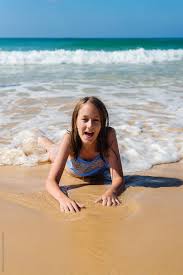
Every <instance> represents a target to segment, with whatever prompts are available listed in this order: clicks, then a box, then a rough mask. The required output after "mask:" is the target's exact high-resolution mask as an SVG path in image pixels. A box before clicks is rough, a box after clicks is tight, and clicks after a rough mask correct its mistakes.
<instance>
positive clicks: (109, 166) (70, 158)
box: [39, 97, 124, 212]
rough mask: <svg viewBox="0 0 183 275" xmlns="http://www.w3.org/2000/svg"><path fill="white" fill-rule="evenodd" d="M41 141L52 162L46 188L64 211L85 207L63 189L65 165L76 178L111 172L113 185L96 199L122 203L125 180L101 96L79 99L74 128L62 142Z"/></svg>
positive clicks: (73, 116)
mask: <svg viewBox="0 0 183 275" xmlns="http://www.w3.org/2000/svg"><path fill="white" fill-rule="evenodd" d="M39 143H40V144H41V145H42V146H44V147H45V148H46V149H47V150H48V152H49V158H50V160H51V162H52V166H51V169H50V172H49V175H48V178H47V181H46V189H47V191H48V192H49V193H50V194H51V195H52V196H53V197H54V198H55V199H56V200H57V201H58V202H59V204H60V210H61V211H62V212H78V211H80V210H81V208H84V205H81V204H80V203H78V202H76V201H74V200H71V199H70V198H69V197H68V196H67V195H65V194H64V193H63V192H62V191H61V190H60V188H59V181H60V178H61V176H62V173H63V170H64V168H65V169H66V171H67V172H69V173H70V174H72V175H75V176H77V177H87V176H94V175H98V174H103V175H104V178H105V176H106V174H107V172H108V171H110V177H111V179H112V185H111V186H110V188H109V189H108V190H107V191H106V192H105V193H104V194H103V195H101V196H100V197H99V198H98V199H97V200H96V201H95V202H96V203H97V202H101V203H102V205H103V206H112V205H114V206H117V205H118V204H120V201H119V199H118V197H117V195H118V193H119V191H121V190H122V189H124V179H123V171H122V165H121V161H120V155H119V150H118V144H117V139H116V134H115V130H114V129H113V128H111V127H109V117H108V112H107V110H106V107H105V105H104V104H103V103H102V102H101V101H100V100H99V99H98V98H96V97H84V98H82V99H81V100H79V102H78V103H77V104H76V106H75V109H74V111H73V114H72V125H71V131H68V132H67V133H66V134H65V135H64V137H63V140H62V141H61V143H60V144H59V145H55V144H54V143H53V142H52V141H51V140H49V139H47V138H45V137H40V138H39ZM108 174H109V173H108Z"/></svg>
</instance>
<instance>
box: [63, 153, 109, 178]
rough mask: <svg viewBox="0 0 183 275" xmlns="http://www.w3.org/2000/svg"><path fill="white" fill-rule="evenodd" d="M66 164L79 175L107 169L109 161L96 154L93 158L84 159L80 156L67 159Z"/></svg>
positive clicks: (82, 175) (89, 174)
mask: <svg viewBox="0 0 183 275" xmlns="http://www.w3.org/2000/svg"><path fill="white" fill-rule="evenodd" d="M66 166H67V167H68V168H69V169H70V170H71V171H72V172H73V173H74V174H75V175H77V176H79V177H88V176H94V175H96V174H99V173H104V172H106V170H108V171H109V163H108V161H107V160H103V159H102V158H101V156H100V155H97V156H96V157H95V158H94V159H93V160H84V159H82V158H80V157H77V159H74V158H73V159H70V160H67V162H66Z"/></svg>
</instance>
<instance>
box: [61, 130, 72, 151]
mask: <svg viewBox="0 0 183 275" xmlns="http://www.w3.org/2000/svg"><path fill="white" fill-rule="evenodd" d="M70 144H71V135H70V133H69V132H68V131H67V132H66V133H65V134H64V135H63V136H62V139H61V140H60V142H59V148H60V149H61V150H63V149H66V150H67V151H69V149H70Z"/></svg>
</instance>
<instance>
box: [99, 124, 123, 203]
mask: <svg viewBox="0 0 183 275" xmlns="http://www.w3.org/2000/svg"><path fill="white" fill-rule="evenodd" d="M108 144H109V151H108V161H109V166H110V174H111V179H112V185H111V186H110V188H109V189H108V190H107V191H106V192H105V193H104V194H103V195H102V196H101V197H100V198H99V199H98V200H96V201H95V202H102V204H103V205H107V206H111V205H118V204H120V201H119V200H118V198H117V196H118V194H119V193H120V192H122V191H123V190H124V188H125V182H124V177H123V169H122V164H121V159H120V154H119V149H118V143H117V138H116V133H115V130H114V129H113V128H111V127H110V128H109V133H108Z"/></svg>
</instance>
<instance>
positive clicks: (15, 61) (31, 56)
mask: <svg viewBox="0 0 183 275" xmlns="http://www.w3.org/2000/svg"><path fill="white" fill-rule="evenodd" d="M181 60H183V50H182V49H178V50H173V49H169V50H145V49H143V48H140V49H136V50H126V51H86V50H75V51H68V50H55V51H45V50H44V51H35V50H34V51H0V64H1V65H35V64H38V65H39V64H43V65H44V64H45V65H50V64H80V65H82V64H123V63H129V64H140V63H145V64H151V63H153V62H158V63H161V62H170V61H181Z"/></svg>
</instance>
